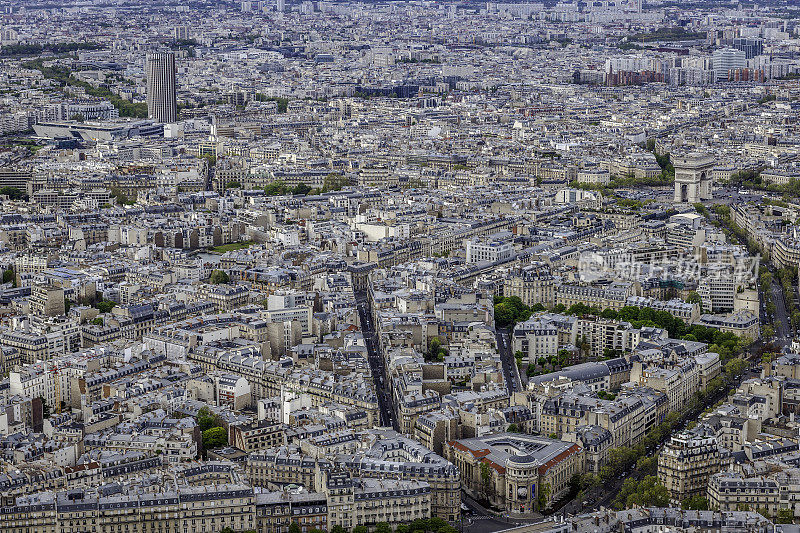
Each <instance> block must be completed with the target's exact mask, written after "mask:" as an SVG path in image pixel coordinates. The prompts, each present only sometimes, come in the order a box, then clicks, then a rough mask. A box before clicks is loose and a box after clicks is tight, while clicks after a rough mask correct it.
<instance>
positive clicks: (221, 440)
mask: <svg viewBox="0 0 800 533" xmlns="http://www.w3.org/2000/svg"><path fill="white" fill-rule="evenodd" d="M195 421H196V422H197V427H198V428H199V429H200V432H201V434H202V437H203V450H204V451H205V450H211V449H214V448H221V447H222V446H226V445H227V444H228V430H227V429H225V424H224V422H223V421H222V419H221V418H220V417H219V415H217V414H214V413H212V412H211V410H210V409H209V408H208V407H203V408H201V409H200V410H199V411H198V412H197V416H196V417H195Z"/></svg>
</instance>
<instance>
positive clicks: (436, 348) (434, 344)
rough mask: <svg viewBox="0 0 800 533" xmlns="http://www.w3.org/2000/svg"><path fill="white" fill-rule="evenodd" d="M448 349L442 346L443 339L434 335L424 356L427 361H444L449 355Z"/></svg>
mask: <svg viewBox="0 0 800 533" xmlns="http://www.w3.org/2000/svg"><path fill="white" fill-rule="evenodd" d="M447 355H448V351H447V350H446V349H445V348H444V347H442V341H440V340H439V337H434V338H433V339H431V342H430V343H428V350H427V351H426V352H425V354H424V357H425V361H428V362H430V361H436V362H440V363H441V362H442V361H444V358H445V357H447Z"/></svg>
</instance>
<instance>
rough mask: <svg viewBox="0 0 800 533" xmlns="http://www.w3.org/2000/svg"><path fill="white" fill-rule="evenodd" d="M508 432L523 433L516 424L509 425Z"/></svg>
mask: <svg viewBox="0 0 800 533" xmlns="http://www.w3.org/2000/svg"><path fill="white" fill-rule="evenodd" d="M506 431H508V432H509V433H522V430H521V429H520V428H519V426H518V425H516V424H509V425H508V427H507V428H506Z"/></svg>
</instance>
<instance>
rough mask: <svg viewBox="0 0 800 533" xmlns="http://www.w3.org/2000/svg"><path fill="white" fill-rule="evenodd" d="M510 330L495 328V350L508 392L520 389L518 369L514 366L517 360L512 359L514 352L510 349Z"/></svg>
mask: <svg viewBox="0 0 800 533" xmlns="http://www.w3.org/2000/svg"><path fill="white" fill-rule="evenodd" d="M510 333H511V332H510V331H509V330H508V329H506V328H497V330H496V333H495V336H496V337H497V351H498V352H499V353H500V362H501V363H502V364H503V377H504V378H505V380H506V384H507V387H508V392H509V393H512V392H515V391H518V390H521V387H520V382H519V379H518V371H517V369H516V368H515V367H516V364H517V362H516V361H515V360H514V353H513V352H512V350H511V338H510Z"/></svg>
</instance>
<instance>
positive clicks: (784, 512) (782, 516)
mask: <svg viewBox="0 0 800 533" xmlns="http://www.w3.org/2000/svg"><path fill="white" fill-rule="evenodd" d="M775 521H776V522H777V523H779V524H791V523H792V522H793V521H794V513H793V512H792V510H791V509H790V508H786V507H784V508H782V509H778V516H777V519H776V520H775Z"/></svg>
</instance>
